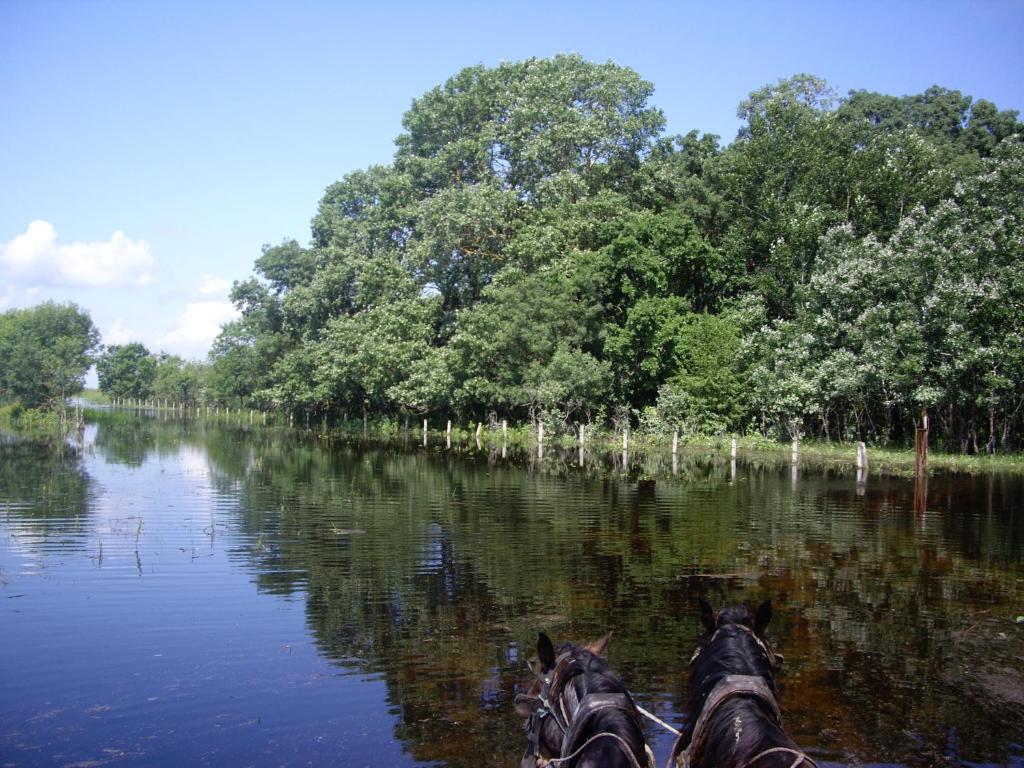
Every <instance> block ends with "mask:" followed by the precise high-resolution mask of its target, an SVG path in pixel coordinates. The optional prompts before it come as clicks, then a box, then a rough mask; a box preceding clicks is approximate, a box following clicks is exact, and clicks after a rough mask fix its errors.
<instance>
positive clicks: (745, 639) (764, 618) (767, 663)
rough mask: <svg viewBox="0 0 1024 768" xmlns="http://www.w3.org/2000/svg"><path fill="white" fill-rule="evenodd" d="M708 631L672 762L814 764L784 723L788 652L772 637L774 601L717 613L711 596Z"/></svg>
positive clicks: (808, 767) (744, 766) (765, 766)
mask: <svg viewBox="0 0 1024 768" xmlns="http://www.w3.org/2000/svg"><path fill="white" fill-rule="evenodd" d="M700 618H701V622H702V623H703V624H704V629H705V630H706V634H705V635H704V636H703V638H702V639H701V642H700V645H699V646H698V647H697V650H696V652H695V653H694V654H693V658H692V659H691V660H690V667H691V671H690V684H689V698H688V700H687V703H686V709H685V715H686V727H685V728H684V729H683V732H682V734H680V736H679V739H678V740H677V741H676V743H675V746H673V748H672V754H671V756H670V758H669V762H668V766H670V767H671V768H677V767H678V768H710V766H714V768H812V767H815V766H816V763H815V762H814V761H813V760H811V758H809V757H808V756H807V755H806V754H805V753H804V752H803V751H802V750H801V749H800V748H799V747H798V746H797V745H796V743H795V742H794V741H793V740H792V739H791V738H789V736H787V735H786V732H785V731H784V730H783V729H782V714H781V713H780V711H779V705H778V702H777V698H778V689H777V688H776V687H775V670H776V669H777V668H778V665H779V663H780V661H781V657H780V656H778V655H777V654H776V653H774V652H773V651H772V649H771V646H769V645H768V641H767V640H766V639H765V636H764V630H765V628H766V627H767V626H768V622H769V621H771V618H772V604H771V601H770V600H769V601H765V602H763V603H761V605H760V606H758V608H757V611H756V612H755V611H753V610H751V609H750V607H748V606H745V605H737V606H731V607H728V608H723V609H722V610H721V611H719V612H718V614H717V615H715V614H714V613H713V612H712V610H711V606H710V605H709V604H708V602H707V601H706V600H704V598H701V599H700Z"/></svg>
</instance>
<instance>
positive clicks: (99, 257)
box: [0, 220, 154, 287]
mask: <svg viewBox="0 0 1024 768" xmlns="http://www.w3.org/2000/svg"><path fill="white" fill-rule="evenodd" d="M153 266H154V262H153V257H152V256H151V255H150V253H149V245H148V244H147V243H146V241H145V240H141V239H140V240H134V241H133V240H131V239H130V238H129V237H127V236H126V235H125V234H124V232H122V231H120V230H117V231H115V232H114V234H112V235H111V236H110V240H103V241H96V242H86V243H82V242H76V243H70V244H66V245H62V244H59V243H58V242H57V231H56V230H55V229H54V227H53V225H52V224H50V222H48V221H42V220H36V221H33V222H32V223H31V224H29V225H28V229H26V230H25V232H24V233H22V234H20V235H17V236H16V237H14V238H13V239H12V240H9V241H8V242H6V243H0V267H2V268H3V270H4V272H6V274H7V278H8V279H9V280H11V281H13V282H15V283H17V284H20V285H75V286H90V287H97V286H108V285H149V284H150V283H152V282H153V280H154V277H153V273H152V269H153Z"/></svg>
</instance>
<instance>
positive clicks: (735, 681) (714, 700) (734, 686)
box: [669, 675, 799, 768]
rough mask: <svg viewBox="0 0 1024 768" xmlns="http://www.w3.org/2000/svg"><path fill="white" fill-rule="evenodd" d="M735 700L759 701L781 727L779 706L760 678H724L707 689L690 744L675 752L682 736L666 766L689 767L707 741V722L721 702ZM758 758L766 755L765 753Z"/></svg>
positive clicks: (691, 734) (728, 676)
mask: <svg viewBox="0 0 1024 768" xmlns="http://www.w3.org/2000/svg"><path fill="white" fill-rule="evenodd" d="M736 696H747V697H750V698H755V699H759V700H760V701H762V702H763V703H765V704H767V705H768V707H769V710H770V713H771V715H772V719H773V720H774V721H775V725H777V726H780V727H781V726H782V712H781V710H779V704H778V702H776V701H775V695H774V694H773V693H772V690H771V688H769V687H768V684H767V683H765V681H764V678H763V677H757V676H755V675H726V676H725V677H723V678H722V679H721V680H719V681H718V683H717V684H716V685H715V687H714V688H712V689H711V693H710V694H709V695H708V698H707V700H705V702H704V706H703V707H702V708H701V712H700V717H698V718H697V722H696V723H695V724H694V726H693V730H692V731H691V733H690V743H689V744H688V745H687V747H686V749H684V750H682V751H681V752H680V751H679V747H680V744H681V742H682V738H683V737H682V736H680V737H679V739H677V740H676V743H675V744H674V745H673V747H672V752H671V754H670V756H669V766H671V765H672V763H673V762H675V763H676V764H677V765H678V766H679V768H689V767H690V765H691V763H692V761H693V759H694V757H696V756H697V755H698V754H699V753H700V752H701V751H702V750H703V748H704V742H705V740H706V739H707V725H708V722H709V721H710V720H711V718H712V716H714V714H715V712H717V711H718V709H719V708H721V706H722V705H723V704H725V702H727V701H728V700H729V699H731V698H734V697H736ZM762 754H767V752H764V753H762ZM677 755H678V757H677ZM756 759H757V757H755V758H754V760H756ZM750 762H753V760H751V761H749V762H748V763H747V765H749V764H750ZM796 765H799V762H797V763H794V764H793V766H796ZM791 768H793V767H791Z"/></svg>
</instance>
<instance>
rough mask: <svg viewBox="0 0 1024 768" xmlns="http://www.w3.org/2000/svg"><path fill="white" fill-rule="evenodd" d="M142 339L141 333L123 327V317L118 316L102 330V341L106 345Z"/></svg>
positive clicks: (128, 342)
mask: <svg viewBox="0 0 1024 768" xmlns="http://www.w3.org/2000/svg"><path fill="white" fill-rule="evenodd" d="M141 339H142V334H141V333H138V332H136V331H133V330H132V329H131V328H127V327H125V324H124V318H123V317H119V318H117V319H116V320H114V322H113V323H111V324H110V327H109V328H108V329H107V330H106V331H104V332H103V343H104V344H106V345H107V346H108V347H109V346H112V345H114V344H130V343H131V342H133V341H139V340H141Z"/></svg>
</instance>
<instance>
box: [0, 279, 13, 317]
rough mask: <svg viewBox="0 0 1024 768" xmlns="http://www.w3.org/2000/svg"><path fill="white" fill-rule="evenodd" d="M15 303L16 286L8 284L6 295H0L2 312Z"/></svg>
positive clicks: (0, 310) (0, 309)
mask: <svg viewBox="0 0 1024 768" xmlns="http://www.w3.org/2000/svg"><path fill="white" fill-rule="evenodd" d="M13 303H14V286H13V285H8V286H7V289H6V290H5V291H4V295H3V296H0V312H3V311H4V310H6V309H7V308H8V307H10V306H11V304H13Z"/></svg>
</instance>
